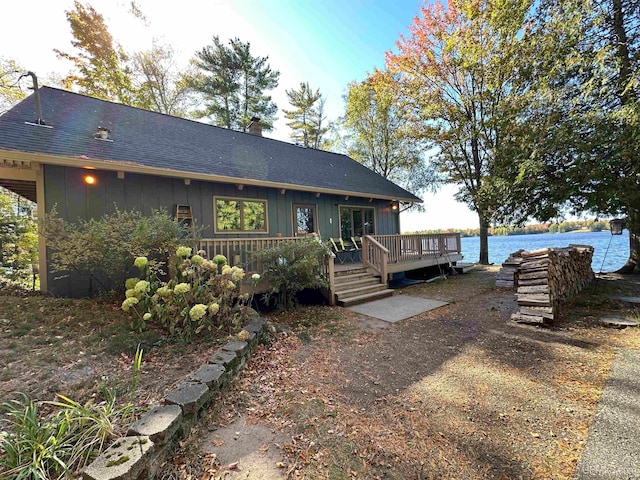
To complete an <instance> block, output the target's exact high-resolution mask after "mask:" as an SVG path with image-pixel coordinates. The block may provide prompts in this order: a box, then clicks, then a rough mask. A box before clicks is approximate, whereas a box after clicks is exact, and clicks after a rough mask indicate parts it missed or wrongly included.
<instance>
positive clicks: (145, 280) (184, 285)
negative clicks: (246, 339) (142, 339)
mask: <svg viewBox="0 0 640 480" xmlns="http://www.w3.org/2000/svg"><path fill="white" fill-rule="evenodd" d="M199 253H200V254H196V255H193V256H191V248H189V247H184V246H182V247H178V249H177V250H176V254H175V257H174V258H173V261H172V264H173V265H172V267H173V268H171V269H170V270H171V271H173V272H175V275H174V277H173V278H172V279H170V280H169V281H167V282H164V281H162V280H160V279H159V278H158V276H157V274H156V273H155V272H154V271H153V269H152V268H150V265H149V262H148V260H147V258H146V257H138V258H136V259H135V261H134V265H135V266H136V267H138V269H140V274H141V275H140V278H130V279H128V280H127V281H126V284H125V286H126V292H125V296H126V298H125V300H124V301H123V302H122V309H123V310H125V311H127V312H129V313H130V314H131V316H132V318H133V321H134V325H133V327H134V329H136V330H138V331H142V330H144V329H145V328H146V324H147V322H151V321H156V322H159V323H160V324H161V325H163V326H164V327H165V328H166V329H167V331H168V332H169V333H171V334H180V335H181V336H183V337H185V338H187V339H188V338H190V337H191V336H192V335H193V334H198V333H200V332H202V331H203V330H207V331H211V330H213V329H216V330H224V331H226V332H228V333H231V332H232V331H235V330H236V329H237V328H238V327H239V326H240V324H241V322H242V321H243V320H245V316H246V314H247V311H248V309H247V303H248V302H249V300H250V298H251V297H250V295H249V294H241V293H240V287H241V284H242V279H243V278H244V276H245V274H244V271H243V270H242V269H241V268H239V267H229V266H228V265H227V264H226V263H227V260H226V258H225V257H223V256H221V255H219V256H216V257H215V258H214V259H213V260H206V259H205V258H204V257H203V255H204V252H199ZM201 254H202V255H201ZM252 280H253V281H254V282H257V280H259V276H258V277H257V278H253V279H252Z"/></svg>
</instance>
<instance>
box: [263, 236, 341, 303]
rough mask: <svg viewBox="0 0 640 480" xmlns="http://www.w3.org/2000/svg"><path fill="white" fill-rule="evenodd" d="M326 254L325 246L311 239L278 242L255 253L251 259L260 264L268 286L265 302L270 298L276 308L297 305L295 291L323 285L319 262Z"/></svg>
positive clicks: (322, 271)
mask: <svg viewBox="0 0 640 480" xmlns="http://www.w3.org/2000/svg"><path fill="white" fill-rule="evenodd" d="M328 254H329V249H328V248H327V247H326V246H325V245H323V244H322V243H320V242H318V241H317V240H316V239H314V238H305V239H304V240H300V241H289V242H282V243H280V244H278V245H277V246H276V247H274V248H270V249H268V250H261V251H257V252H255V253H254V254H253V256H254V259H255V260H257V261H258V262H260V263H261V264H262V266H263V269H264V270H263V276H264V278H265V279H266V280H267V281H268V282H269V284H270V285H271V289H272V290H271V292H269V293H267V294H265V295H266V299H267V301H268V300H269V299H270V298H271V297H274V298H275V300H276V308H277V309H278V310H290V309H293V308H295V307H296V305H297V299H296V295H297V293H298V292H300V291H302V290H305V289H317V288H327V287H328V286H329V283H328V281H327V278H326V275H325V273H324V269H323V265H324V259H325V257H326V256H327V255H328Z"/></svg>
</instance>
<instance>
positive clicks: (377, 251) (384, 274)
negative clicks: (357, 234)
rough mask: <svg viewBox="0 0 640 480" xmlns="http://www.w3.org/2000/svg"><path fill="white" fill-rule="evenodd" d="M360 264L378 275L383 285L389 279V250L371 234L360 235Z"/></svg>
mask: <svg viewBox="0 0 640 480" xmlns="http://www.w3.org/2000/svg"><path fill="white" fill-rule="evenodd" d="M362 264H363V266H364V268H371V269H372V270H373V271H374V272H376V273H377V274H379V275H380V279H381V280H382V283H384V284H385V285H386V284H387V281H388V280H389V268H388V265H389V250H388V249H387V248H386V247H385V246H384V245H382V244H381V243H380V242H378V241H377V240H376V239H375V238H373V237H372V236H371V235H365V236H364V237H362Z"/></svg>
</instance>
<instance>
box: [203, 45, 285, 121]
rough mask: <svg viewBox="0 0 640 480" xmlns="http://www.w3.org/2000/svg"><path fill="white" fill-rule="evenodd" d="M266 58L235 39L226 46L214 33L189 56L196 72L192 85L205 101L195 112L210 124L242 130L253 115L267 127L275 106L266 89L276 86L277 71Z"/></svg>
mask: <svg viewBox="0 0 640 480" xmlns="http://www.w3.org/2000/svg"><path fill="white" fill-rule="evenodd" d="M268 59H269V57H254V56H253V55H252V54H251V49H250V44H249V43H244V42H242V41H241V40H240V39H238V38H234V39H233V40H230V41H229V45H228V46H227V45H225V44H224V43H222V42H221V41H220V39H219V38H218V36H214V37H213V43H212V44H211V45H207V46H205V47H204V48H203V49H202V50H200V51H198V52H196V54H195V57H194V59H193V64H194V65H195V66H196V67H197V69H198V73H197V74H196V75H195V77H194V79H193V81H192V85H193V87H194V89H195V90H196V91H198V92H200V93H201V94H202V96H203V97H204V101H205V109H204V110H203V111H201V112H200V113H199V115H200V116H201V117H209V118H211V121H212V123H213V124H214V125H217V126H220V127H225V128H229V129H232V130H240V131H243V132H245V131H247V127H248V125H249V123H250V121H251V118H252V117H254V116H256V117H259V118H260V120H261V123H262V126H263V129H264V130H267V131H268V130H271V129H272V128H273V122H274V121H275V114H276V112H277V106H276V104H275V103H274V102H273V101H272V100H271V96H270V95H267V94H266V92H267V91H268V90H272V89H274V88H276V87H277V86H278V78H279V76H280V72H278V71H277V70H272V69H271V67H270V66H269V64H268Z"/></svg>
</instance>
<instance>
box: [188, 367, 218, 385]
mask: <svg viewBox="0 0 640 480" xmlns="http://www.w3.org/2000/svg"><path fill="white" fill-rule="evenodd" d="M224 371H225V369H224V367H223V366H222V365H220V364H218V363H214V364H211V365H202V366H201V367H200V368H198V370H196V371H195V372H194V373H193V375H192V378H193V380H195V381H196V382H200V383H204V384H205V385H206V386H207V387H209V388H212V387H215V386H216V385H218V382H219V381H220V377H221V376H222V374H223V373H224Z"/></svg>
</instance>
